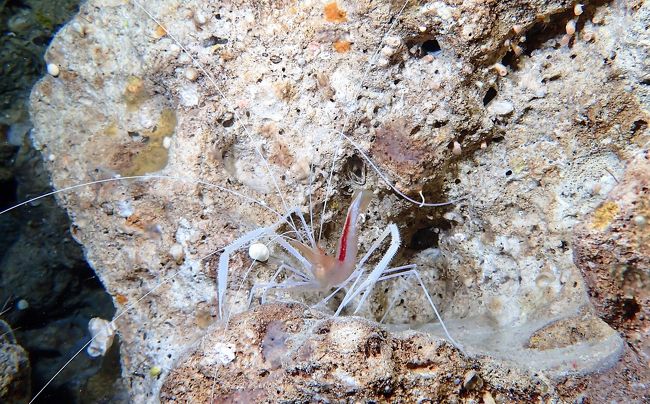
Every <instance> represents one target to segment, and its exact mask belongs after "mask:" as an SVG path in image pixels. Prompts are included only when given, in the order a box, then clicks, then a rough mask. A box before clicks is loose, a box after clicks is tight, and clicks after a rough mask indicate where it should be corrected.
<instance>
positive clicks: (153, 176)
mask: <svg viewBox="0 0 650 404" xmlns="http://www.w3.org/2000/svg"><path fill="white" fill-rule="evenodd" d="M150 179H157V180H160V179H167V180H175V181H182V182H189V183H193V184H199V185H203V186H205V187H208V188H216V189H218V190H220V191H223V192H226V193H229V194H231V195H234V196H236V197H238V198H242V199H243V200H245V201H248V202H251V203H254V204H256V205H259V206H261V207H262V208H264V209H266V210H268V211H270V212H271V213H273V214H275V215H276V216H278V217H279V218H282V219H283V218H284V217H285V216H284V215H282V214H281V213H280V212H278V211H276V210H275V209H273V208H271V207H270V206H268V205H267V204H265V203H263V202H260V201H258V200H257V199H255V198H252V197H250V196H248V195H245V194H242V193H241V192H237V191H234V190H232V189H229V188H226V187H222V186H221V185H217V184H213V183H210V182H207V181H203V180H198V179H195V178H191V177H179V176H172V175H161V174H146V175H132V176H126V177H121V176H120V177H113V178H105V179H101V180H96V181H89V182H84V183H82V184H77V185H72V186H69V187H65V188H61V189H57V190H54V191H51V192H48V193H46V194H42V195H39V196H36V197H34V198H31V199H28V200H26V201H23V202H20V203H19V204H17V205H14V206H12V207H10V208H7V209H5V210H3V211H1V212H0V216H2V215H3V214H5V213H7V212H10V211H12V210H14V209H17V208H19V207H21V206H24V205H27V204H29V203H32V202H35V201H38V200H39V199H43V198H46V197H48V196H52V195H56V194H59V193H63V192H68V191H72V190H75V189H78V188H82V187H87V186H90V185H97V184H104V183H109V182H121V181H126V180H150ZM288 224H289V225H291V223H288ZM296 231H297V229H296Z"/></svg>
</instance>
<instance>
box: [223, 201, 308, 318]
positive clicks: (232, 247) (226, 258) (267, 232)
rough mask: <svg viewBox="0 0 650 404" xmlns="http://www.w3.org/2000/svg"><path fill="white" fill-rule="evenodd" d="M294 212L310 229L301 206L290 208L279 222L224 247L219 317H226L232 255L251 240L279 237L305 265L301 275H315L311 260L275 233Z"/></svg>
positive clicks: (284, 246) (280, 241) (278, 239)
mask: <svg viewBox="0 0 650 404" xmlns="http://www.w3.org/2000/svg"><path fill="white" fill-rule="evenodd" d="M292 214H296V215H298V216H299V217H300V219H301V222H302V223H303V226H305V229H308V227H307V223H306V222H305V219H304V216H303V215H302V212H300V209H299V208H297V207H295V208H292V209H290V210H289V213H287V214H286V215H284V216H283V217H282V219H281V220H279V221H278V222H276V223H274V224H272V225H271V226H268V227H260V228H257V229H255V230H252V231H250V232H248V233H246V234H244V235H243V236H241V237H239V238H238V239H236V240H235V241H233V242H232V243H230V244H228V245H227V246H226V247H225V248H224V249H223V253H221V256H220V257H219V266H218V270H217V296H218V302H219V318H221V319H223V318H224V317H223V315H224V300H225V296H226V289H227V286H228V263H229V262H230V256H231V255H232V254H233V253H235V252H236V251H237V250H239V249H240V248H242V247H244V246H245V245H247V244H249V243H250V242H251V241H253V240H256V239H259V238H260V237H262V236H273V237H274V238H275V239H277V242H278V243H279V244H280V245H281V246H282V248H284V249H285V250H286V251H287V252H288V253H289V254H291V255H292V256H294V257H295V258H296V259H297V260H298V261H300V262H301V263H302V265H303V266H304V268H305V272H303V273H300V275H301V277H303V278H306V279H312V278H313V275H312V273H311V264H310V263H309V261H307V260H306V259H305V258H304V257H303V256H302V255H301V254H300V253H299V252H298V251H296V249H295V248H293V247H292V246H291V245H290V244H289V243H287V242H286V240H284V238H282V237H279V236H278V235H277V234H275V230H276V229H277V228H278V227H280V226H281V225H282V224H283V223H287V220H288V218H289V217H291V215H292ZM296 272H297V273H299V271H298V270H296Z"/></svg>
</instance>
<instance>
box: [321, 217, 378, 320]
mask: <svg viewBox="0 0 650 404" xmlns="http://www.w3.org/2000/svg"><path fill="white" fill-rule="evenodd" d="M389 234H390V229H389V228H386V229H384V232H383V233H382V234H381V236H379V238H377V240H375V241H374V242H373V243H372V245H371V246H370V248H369V249H368V251H366V253H365V254H364V256H363V258H361V260H360V261H359V263H358V264H357V268H356V269H355V270H354V272H352V274H351V275H350V277H349V278H348V279H347V280H346V281H345V282H343V283H342V284H340V285H339V286H338V287H337V288H336V289H335V290H334V292H332V293H331V294H330V295H329V296H327V297H326V298H325V299H323V300H322V301H320V302H319V303H318V304H316V306H320V305H323V304H325V303H327V301H329V300H330V299H331V298H332V297H334V295H336V294H337V293H338V292H339V291H341V289H343V288H344V287H345V286H346V285H347V284H348V283H349V282H350V281H351V280H352V279H354V282H353V283H352V286H351V287H350V289H349V291H348V292H347V293H346V297H344V298H343V300H346V298H347V296H348V295H349V294H350V293H352V292H353V291H354V287H355V286H356V284H357V282H359V280H360V279H361V276H362V275H363V266H364V264H365V263H366V261H368V258H370V256H371V255H372V254H373V253H374V252H375V251H376V250H377V249H378V248H379V246H380V245H381V243H383V242H384V240H385V239H386V237H388V235H389ZM346 304H347V303H346ZM344 307H345V305H342V306H339V308H338V309H337V310H336V313H335V314H334V315H335V316H338V315H339V314H340V313H341V310H343V308H344Z"/></svg>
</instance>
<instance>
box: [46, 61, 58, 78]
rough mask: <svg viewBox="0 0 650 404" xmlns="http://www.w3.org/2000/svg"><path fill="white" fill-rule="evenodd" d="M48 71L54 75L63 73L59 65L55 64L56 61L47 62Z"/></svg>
mask: <svg viewBox="0 0 650 404" xmlns="http://www.w3.org/2000/svg"><path fill="white" fill-rule="evenodd" d="M47 72H48V73H49V74H50V75H51V76H53V77H57V76H58V75H59V73H61V70H60V69H59V66H58V65H56V64H54V63H48V64H47Z"/></svg>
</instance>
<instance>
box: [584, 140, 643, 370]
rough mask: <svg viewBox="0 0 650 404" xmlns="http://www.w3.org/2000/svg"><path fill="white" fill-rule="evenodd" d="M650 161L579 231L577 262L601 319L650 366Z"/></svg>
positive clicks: (634, 165)
mask: <svg viewBox="0 0 650 404" xmlns="http://www.w3.org/2000/svg"><path fill="white" fill-rule="evenodd" d="M648 218H650V156H649V155H648V152H647V151H646V152H645V153H643V154H642V155H640V156H639V157H637V158H635V159H634V160H632V161H631V162H630V165H629V169H628V170H627V171H626V172H625V174H624V176H623V177H622V178H621V180H620V183H618V184H617V185H616V187H615V188H614V189H613V190H612V192H610V194H609V195H608V196H607V199H606V200H605V201H604V202H603V203H602V204H601V205H600V206H599V207H598V208H597V209H596V210H595V211H594V212H593V213H592V214H591V215H589V216H588V217H587V218H586V220H585V221H584V222H583V223H582V224H581V225H580V226H579V227H578V228H577V229H576V231H575V250H574V251H575V252H574V254H575V261H576V265H577V266H578V268H580V269H581V271H582V273H583V275H584V278H585V281H586V283H587V287H588V289H589V295H590V296H591V301H592V302H593V303H594V305H595V307H596V310H597V312H598V313H599V315H600V316H601V317H602V318H603V319H604V320H605V321H606V322H607V323H608V324H609V325H611V326H612V327H614V328H615V329H616V330H618V331H620V332H621V333H622V334H624V335H625V337H626V339H627V340H628V342H629V343H630V344H631V345H632V347H633V348H634V351H636V352H638V353H639V354H640V355H641V358H642V360H643V361H645V363H646V364H647V363H650V224H649V223H648Z"/></svg>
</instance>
